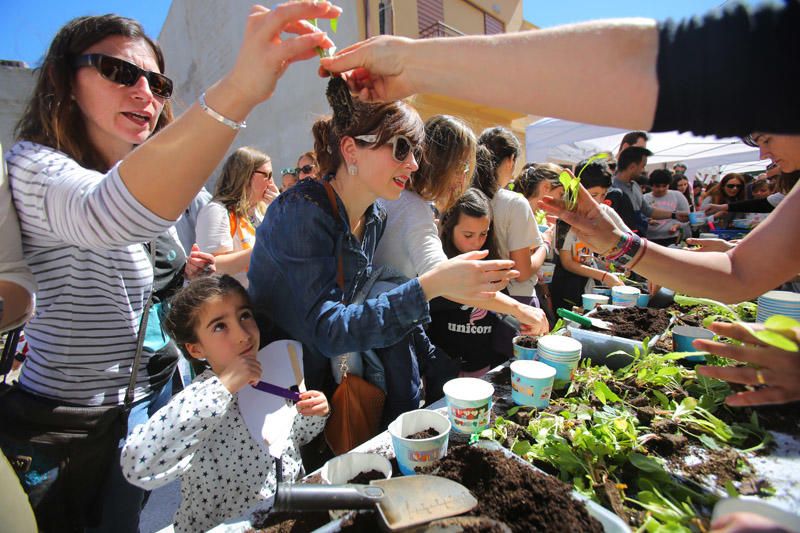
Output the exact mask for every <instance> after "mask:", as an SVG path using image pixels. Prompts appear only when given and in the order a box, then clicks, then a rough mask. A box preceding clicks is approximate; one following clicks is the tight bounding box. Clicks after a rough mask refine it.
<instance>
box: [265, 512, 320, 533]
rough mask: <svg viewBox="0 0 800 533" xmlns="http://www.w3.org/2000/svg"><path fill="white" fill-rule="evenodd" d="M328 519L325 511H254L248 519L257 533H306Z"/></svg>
mask: <svg viewBox="0 0 800 533" xmlns="http://www.w3.org/2000/svg"><path fill="white" fill-rule="evenodd" d="M330 521H331V517H330V515H329V514H328V512H327V511H315V512H305V513H268V512H267V511H256V512H255V513H253V516H252V518H251V519H250V523H251V524H253V530H254V531H256V532H258V533H307V532H308V531H314V530H315V529H318V528H320V527H322V526H324V525H325V524H327V523H328V522H330Z"/></svg>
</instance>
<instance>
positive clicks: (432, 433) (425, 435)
mask: <svg viewBox="0 0 800 533" xmlns="http://www.w3.org/2000/svg"><path fill="white" fill-rule="evenodd" d="M438 436H439V432H438V431H436V430H435V429H433V428H428V429H423V430H422V431H417V432H416V433H413V434H411V435H406V437H405V438H407V439H412V440H422V439H429V438H431V437H438Z"/></svg>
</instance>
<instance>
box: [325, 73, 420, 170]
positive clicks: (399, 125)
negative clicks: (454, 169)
mask: <svg viewBox="0 0 800 533" xmlns="http://www.w3.org/2000/svg"><path fill="white" fill-rule="evenodd" d="M335 81H338V78H331V81H330V82H329V91H328V93H329V94H328V102H329V103H330V104H331V108H332V109H333V116H331V117H327V118H322V119H320V120H317V121H316V122H315V123H314V126H313V127H312V129H311V131H312V133H313V134H314V152H315V153H316V154H317V161H319V171H320V174H321V175H322V176H325V175H326V174H335V173H336V171H337V170H338V169H339V167H340V166H341V165H343V164H344V159H343V158H342V153H341V149H340V148H339V143H340V141H341V140H342V139H343V138H344V137H355V136H357V135H376V136H377V141H376V142H375V143H374V145H373V149H378V148H380V147H381V146H383V145H384V144H386V143H387V142H389V139H391V138H392V137H393V136H395V135H404V136H406V137H407V138H408V140H409V141H411V142H412V143H418V144H422V142H423V140H424V138H425V126H424V124H423V122H422V119H421V118H420V117H419V113H417V111H416V110H415V109H414V108H413V107H411V106H409V105H408V104H406V103H405V102H402V101H395V102H387V103H369V102H362V101H361V100H359V99H358V98H350V97H349V95H345V96H346V97H347V98H343V97H342V95H341V94H335V93H334V94H333V95H332V94H331V93H332V91H331V86H332V84H333V83H334V82H335ZM343 100H347V101H343ZM356 142H358V143H362V141H356ZM362 144H363V143H362Z"/></svg>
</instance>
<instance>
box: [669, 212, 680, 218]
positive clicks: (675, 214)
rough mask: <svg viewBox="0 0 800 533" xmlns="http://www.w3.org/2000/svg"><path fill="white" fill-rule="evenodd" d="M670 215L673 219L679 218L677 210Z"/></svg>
mask: <svg viewBox="0 0 800 533" xmlns="http://www.w3.org/2000/svg"><path fill="white" fill-rule="evenodd" d="M670 217H671V218H672V220H677V218H678V213H677V212H676V211H673V212H672V215H670Z"/></svg>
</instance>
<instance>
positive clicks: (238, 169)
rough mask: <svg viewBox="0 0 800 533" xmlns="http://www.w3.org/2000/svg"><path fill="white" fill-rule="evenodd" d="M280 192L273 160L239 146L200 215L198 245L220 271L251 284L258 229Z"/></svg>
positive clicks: (198, 216)
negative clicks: (249, 266)
mask: <svg viewBox="0 0 800 533" xmlns="http://www.w3.org/2000/svg"><path fill="white" fill-rule="evenodd" d="M278 194H279V192H278V188H277V187H276V186H275V182H274V181H273V179H272V161H271V160H270V158H269V156H268V155H267V154H265V153H264V152H261V151H260V150H256V149H255V148H250V147H248V146H245V147H242V148H239V149H238V150H236V151H235V152H233V153H232V154H231V155H230V156H229V157H228V159H227V161H225V165H224V166H223V167H222V173H221V174H220V176H219V179H217V186H216V190H215V191H214V197H213V198H212V200H211V202H209V203H208V204H206V205H205V207H203V209H201V210H200V213H198V215H197V244H198V245H199V246H200V249H201V250H202V251H204V252H208V253H211V254H213V255H214V256H215V257H216V258H217V259H216V267H217V272H218V273H221V274H229V275H231V276H233V277H235V278H236V279H237V280H238V281H239V283H241V284H242V285H244V287H245V288H246V287H247V267H248V265H249V264H250V254H251V253H252V251H253V244H255V242H256V228H257V227H258V226H259V225H260V224H261V221H262V220H264V214H265V213H266V212H267V207H268V206H269V204H271V203H272V201H273V200H274V199H275V198H277V196H278Z"/></svg>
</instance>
